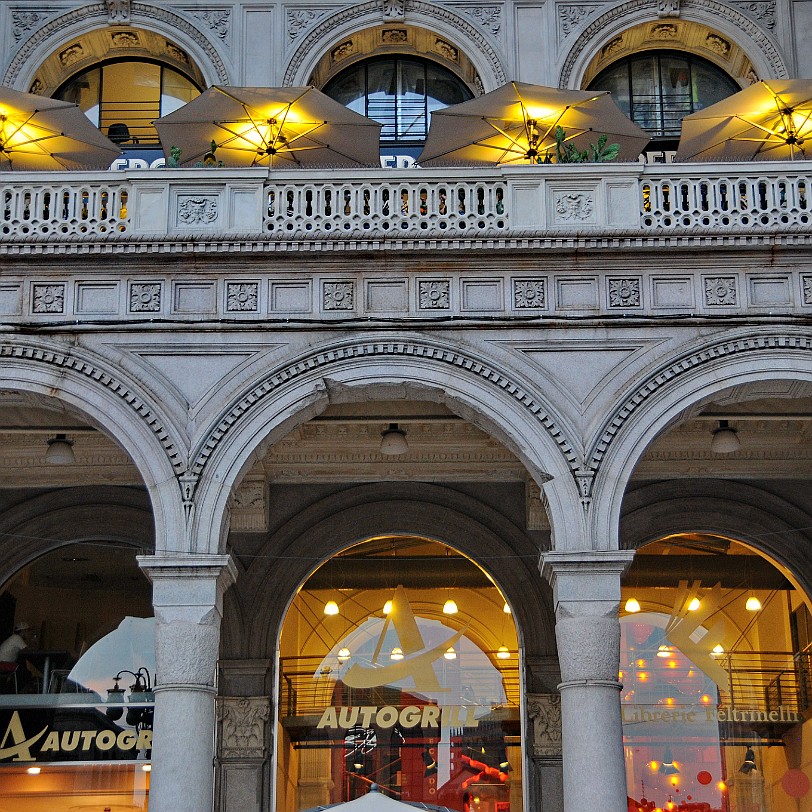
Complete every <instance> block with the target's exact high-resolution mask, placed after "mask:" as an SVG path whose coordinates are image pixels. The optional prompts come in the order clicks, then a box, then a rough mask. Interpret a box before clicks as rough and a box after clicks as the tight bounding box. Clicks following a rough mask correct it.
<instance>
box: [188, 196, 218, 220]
mask: <svg viewBox="0 0 812 812" xmlns="http://www.w3.org/2000/svg"><path fill="white" fill-rule="evenodd" d="M217 217H218V211H217V198H216V197H214V196H211V195H209V196H207V195H178V222H180V223H184V224H185V225H207V226H208V225H211V224H212V223H215V222H216V221H217Z"/></svg>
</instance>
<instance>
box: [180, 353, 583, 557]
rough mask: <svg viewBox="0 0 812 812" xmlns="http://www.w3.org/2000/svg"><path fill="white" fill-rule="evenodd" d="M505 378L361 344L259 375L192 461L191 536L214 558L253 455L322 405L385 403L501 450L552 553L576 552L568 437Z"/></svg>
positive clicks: (559, 422) (533, 389) (503, 364)
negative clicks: (520, 470)
mask: <svg viewBox="0 0 812 812" xmlns="http://www.w3.org/2000/svg"><path fill="white" fill-rule="evenodd" d="M509 369H510V362H509V361H508V360H507V359H506V358H503V359H496V358H487V357H484V356H482V355H481V354H474V353H473V352H471V351H469V350H467V348H463V347H462V346H461V345H460V344H454V345H452V344H446V343H440V342H438V341H433V340H427V339H425V338H422V337H421V338H400V339H393V340H390V341H381V340H376V339H374V338H369V337H361V338H352V339H348V340H346V341H344V342H341V343H336V344H333V345H330V346H327V347H324V348H319V349H315V350H310V351H308V352H307V353H306V354H303V355H302V356H300V357H299V358H298V359H296V360H294V361H292V362H287V363H285V364H284V366H281V367H277V368H274V369H271V370H268V371H264V372H263V374H262V376H261V377H259V378H258V379H257V380H255V381H254V382H253V383H252V384H251V385H250V386H248V387H246V388H245V389H243V391H241V392H240V393H239V394H238V395H237V396H236V397H235V398H234V399H233V400H232V401H231V403H230V404H229V405H228V406H226V407H225V408H224V409H223V410H222V412H221V413H220V416H219V418H218V419H217V421H216V422H215V423H214V424H213V425H212V426H211V427H210V428H209V430H208V431H207V432H206V434H205V435H203V436H202V437H201V439H200V441H199V442H198V443H197V445H196V447H195V449H194V451H193V455H192V465H191V467H190V470H189V477H188V479H187V480H186V482H187V500H188V501H189V502H190V503H191V502H192V501H193V502H194V506H195V509H194V514H193V521H194V528H193V530H192V534H193V536H194V537H196V538H198V539H199V540H200V544H201V545H205V544H207V543H208V544H209V545H210V549H209V551H211V552H214V551H215V548H219V549H222V548H223V545H224V544H225V540H226V532H227V509H228V501H229V498H230V492H231V490H232V489H233V488H234V487H235V485H236V483H237V482H238V481H239V478H240V477H241V476H242V474H243V473H244V472H245V471H246V470H248V469H249V468H250V466H251V465H252V464H253V463H254V462H255V461H257V459H259V457H260V455H261V454H262V447H263V446H264V447H267V446H268V445H269V444H272V443H273V442H276V441H277V440H279V439H281V437H283V436H285V435H286V434H288V433H289V432H290V431H291V430H292V429H293V428H294V427H295V426H296V425H299V424H300V423H303V422H306V421H307V420H309V419H311V418H312V417H314V416H316V415H317V414H319V413H320V412H322V411H323V410H324V409H325V408H326V407H327V406H328V405H329V404H330V403H337V402H350V401H353V400H360V399H364V400H368V399H377V400H383V399H391V398H393V397H395V398H407V399H423V400H432V401H436V402H442V403H445V404H446V405H447V406H449V408H451V410H452V411H454V412H455V413H456V414H457V415H458V416H460V417H462V418H463V419H465V420H469V421H470V422H472V423H474V424H475V425H477V426H478V427H479V428H481V429H482V430H483V431H485V432H486V433H488V434H490V435H492V436H494V437H495V438H496V439H497V440H499V441H500V442H502V443H503V445H505V446H506V447H507V448H508V449H509V450H510V451H511V452H513V453H514V454H515V455H516V456H517V457H518V458H519V459H520V460H521V461H522V463H523V464H524V465H525V467H526V468H527V470H528V472H529V475H530V476H532V477H533V478H534V479H535V480H536V481H537V483H538V484H539V485H540V486H542V485H543V486H544V487H543V490H542V496H543V499H544V500H545V506H546V509H547V512H548V516H549V519H550V524H551V526H552V529H553V539H554V544H555V545H556V546H557V547H558V548H571V549H572V548H577V547H578V546H579V545H580V544H581V541H580V539H581V538H582V531H583V527H582V526H581V525H580V523H579V522H578V521H576V520H574V518H573V517H579V516H581V515H583V514H582V512H581V510H580V507H579V495H578V491H577V487H576V482H575V480H574V478H573V472H574V471H576V470H577V469H578V468H579V465H580V462H579V459H580V458H579V455H578V454H577V452H576V450H575V448H576V445H575V443H574V442H573V441H571V440H570V439H569V438H570V437H574V436H575V431H574V430H573V428H572V426H571V425H570V424H569V422H568V420H567V419H565V418H564V417H563V416H562V415H560V414H558V413H557V412H556V411H555V410H554V409H553V408H552V406H551V405H550V404H549V402H547V400H546V398H545V397H544V395H543V393H542V392H541V391H540V389H539V387H538V386H536V385H535V384H532V383H531V382H530V381H527V380H525V379H524V378H523V377H522V376H520V375H517V374H515V373H513V372H507V371H503V370H509ZM258 438H259V439H258ZM263 438H264V439H263ZM545 483H546V484H545ZM199 551H200V552H203V549H202V548H201V549H200V550H199Z"/></svg>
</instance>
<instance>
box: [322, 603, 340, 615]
mask: <svg viewBox="0 0 812 812" xmlns="http://www.w3.org/2000/svg"><path fill="white" fill-rule="evenodd" d="M324 614H325V615H337V614H338V604H337V603H336V602H335V601H327V603H325V604H324Z"/></svg>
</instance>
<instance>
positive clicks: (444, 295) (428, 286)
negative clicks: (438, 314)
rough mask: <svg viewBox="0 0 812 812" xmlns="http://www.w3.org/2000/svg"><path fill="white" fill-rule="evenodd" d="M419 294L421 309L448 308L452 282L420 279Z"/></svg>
mask: <svg viewBox="0 0 812 812" xmlns="http://www.w3.org/2000/svg"><path fill="white" fill-rule="evenodd" d="M418 295H419V298H420V309H421V310H448V308H449V307H450V303H449V302H450V297H451V283H450V282H448V281H447V280H440V281H427V280H420V284H419V286H418Z"/></svg>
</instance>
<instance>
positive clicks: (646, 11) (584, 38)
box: [559, 0, 789, 89]
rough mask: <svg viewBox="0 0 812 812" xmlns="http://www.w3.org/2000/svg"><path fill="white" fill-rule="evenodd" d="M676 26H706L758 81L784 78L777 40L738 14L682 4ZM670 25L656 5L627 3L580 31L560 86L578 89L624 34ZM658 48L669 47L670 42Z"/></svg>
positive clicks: (713, 4)
mask: <svg viewBox="0 0 812 812" xmlns="http://www.w3.org/2000/svg"><path fill="white" fill-rule="evenodd" d="M679 20H680V21H687V22H692V23H697V24H699V25H702V26H706V27H707V28H709V29H711V30H713V31H716V32H718V33H719V34H721V35H722V38H723V39H727V40H729V42H730V43H734V44H735V45H736V46H737V47H738V49H740V50H741V51H742V52H743V53H744V54H746V56H747V58H748V59H749V61H750V63H751V64H752V67H753V70H754V71H755V74H756V77H757V78H758V79H769V78H786V77H787V76H789V69H788V67H787V63H786V60H785V59H784V57H783V55H782V53H781V49H780V47H779V45H778V43H777V42H776V40H775V39H774V38H773V37H772V35H771V34H769V33H768V31H766V30H765V29H764V28H762V27H761V26H759V25H758V23H756V22H755V21H754V20H752V19H751V18H750V17H747V16H746V15H745V14H743V13H742V12H740V11H739V10H738V9H735V8H733V7H732V6H730V5H727V4H725V3H720V2H718V0H681V2H680V3H679ZM669 22H670V19H668V20H662V19H660V17H659V16H658V4H657V2H655V0H627V2H622V3H619V4H617V5H615V6H613V7H612V8H610V9H608V10H606V11H604V12H603V13H602V14H600V15H599V16H597V17H596V18H595V19H594V20H592V21H591V22H590V23H589V24H588V25H587V26H586V27H585V28H584V30H583V31H581V33H580V34H579V36H578V37H577V39H576V40H575V42H574V43H573V44H572V46H571V47H570V48H569V50H568V51H567V52H566V53H565V54H564V57H563V60H562V62H561V68H560V72H559V77H560V78H559V84H560V86H561V87H566V88H571V89H580V88H581V87H582V85H583V84H584V79H585V77H586V75H587V71H588V70H589V67H590V64H591V63H592V62H593V59H594V56H595V54H598V53H600V52H601V51H602V49H605V48H608V47H611V43H612V42H613V41H615V40H616V38H617V37H619V36H622V34H623V33H624V32H625V31H628V30H630V29H632V28H635V27H636V26H639V25H641V24H643V23H659V24H668V23H669ZM673 22H674V23H676V22H677V20H674V21H673ZM663 44H664V45H665V46H666V47H671V45H670V42H665V43H663ZM717 47H722V46H721V45H718V46H717ZM704 55H705V57H706V58H711V59H713V58H714V52H713V51H710V50H709V51H708V52H707V53H706V54H704Z"/></svg>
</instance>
